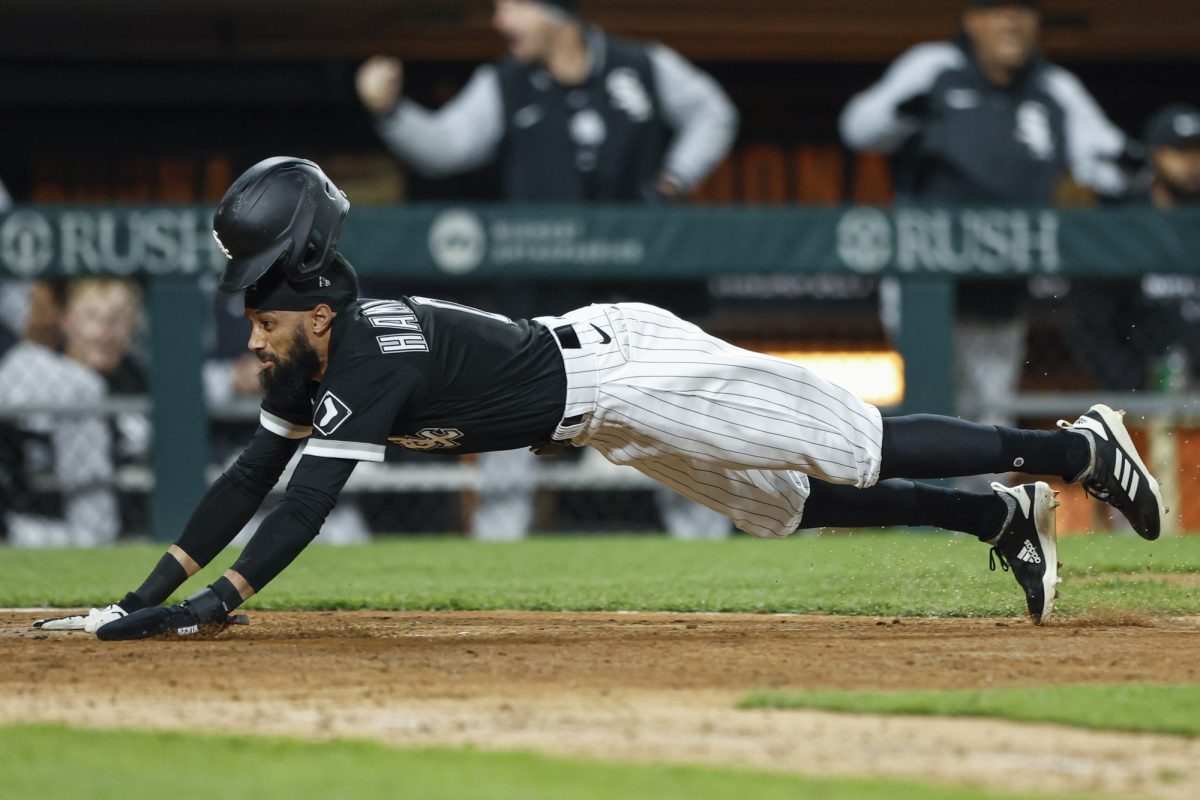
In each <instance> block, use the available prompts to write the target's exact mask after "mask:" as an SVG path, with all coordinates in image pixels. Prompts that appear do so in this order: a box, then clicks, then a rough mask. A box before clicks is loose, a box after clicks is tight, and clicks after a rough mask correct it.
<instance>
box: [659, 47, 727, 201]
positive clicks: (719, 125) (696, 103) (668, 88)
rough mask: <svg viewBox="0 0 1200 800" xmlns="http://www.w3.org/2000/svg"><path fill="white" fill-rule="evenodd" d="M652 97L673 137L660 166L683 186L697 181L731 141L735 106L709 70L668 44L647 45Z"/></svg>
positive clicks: (699, 180) (715, 163)
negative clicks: (655, 91) (655, 97)
mask: <svg viewBox="0 0 1200 800" xmlns="http://www.w3.org/2000/svg"><path fill="white" fill-rule="evenodd" d="M649 52H650V62H651V64H652V65H653V69H654V78H655V81H656V82H657V84H658V102H659V107H660V108H661V109H662V113H663V117H664V119H665V120H666V122H667V124H668V125H670V126H671V128H672V129H673V130H674V131H675V138H674V140H673V141H672V142H671V147H670V149H668V150H667V155H666V159H665V160H664V162H663V171H664V172H666V173H667V174H668V175H670V176H671V178H673V179H674V180H675V181H676V182H677V183H678V184H679V186H680V188H681V189H683V190H684V191H685V192H686V191H689V190H691V189H692V188H694V187H695V186H696V184H698V183H700V182H701V181H703V180H704V179H705V178H706V177H708V174H709V173H710V172H712V171H713V169H715V168H716V166H717V164H719V163H720V162H721V159H723V158H724V157H725V155H726V154H727V153H728V152H729V148H730V147H732V146H733V140H734V138H735V137H736V136H737V130H738V112H737V109H736V108H735V107H734V105H733V103H732V102H731V101H730V99H729V97H728V96H727V95H726V94H725V91H724V90H723V89H722V88H721V86H720V85H719V84H718V83H717V82H716V81H715V80H713V78H712V76H710V75H709V74H708V73H706V72H704V71H703V70H701V69H699V68H697V67H696V66H695V65H694V64H692V63H691V62H689V61H688V60H687V59H685V58H684V57H683V56H681V55H679V53H676V52H675V51H674V50H672V49H671V48H669V47H665V46H663V45H653V46H652V47H651V48H650V51H649Z"/></svg>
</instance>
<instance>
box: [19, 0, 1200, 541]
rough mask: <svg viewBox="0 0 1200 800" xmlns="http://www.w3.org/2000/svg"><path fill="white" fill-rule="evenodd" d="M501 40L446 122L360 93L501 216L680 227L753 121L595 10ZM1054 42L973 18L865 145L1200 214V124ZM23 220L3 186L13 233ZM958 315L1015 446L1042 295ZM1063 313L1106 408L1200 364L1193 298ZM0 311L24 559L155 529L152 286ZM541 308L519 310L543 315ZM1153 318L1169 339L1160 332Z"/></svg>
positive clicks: (36, 289) (227, 369)
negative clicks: (1155, 377) (494, 188)
mask: <svg viewBox="0 0 1200 800" xmlns="http://www.w3.org/2000/svg"><path fill="white" fill-rule="evenodd" d="M493 26H494V28H495V30H496V32H497V34H498V35H499V36H500V37H501V38H502V39H503V41H504V43H505V44H506V46H507V51H508V52H507V55H506V56H505V57H503V58H501V59H500V60H498V61H496V62H494V63H488V64H483V65H481V66H479V67H478V68H477V69H476V70H475V72H474V74H473V75H472V76H471V77H470V79H469V81H468V82H467V83H466V85H465V86H464V87H463V88H462V90H461V91H460V92H459V93H458V94H457V96H455V97H454V98H453V99H451V100H449V102H447V103H445V104H444V105H442V106H441V107H440V108H438V109H436V110H433V109H428V108H425V107H423V106H422V105H420V104H418V103H416V102H415V101H413V100H412V99H410V98H409V97H408V96H407V95H406V93H405V70H404V64H403V62H402V61H401V60H399V59H397V58H395V57H392V56H388V55H379V56H375V57H372V58H370V59H368V60H367V61H365V62H364V63H363V64H362V65H361V67H360V68H359V69H358V71H357V75H356V79H355V88H356V91H357V93H358V97H359V99H360V101H361V103H362V105H363V107H364V109H365V110H366V112H367V113H368V114H369V116H370V118H371V120H372V123H373V125H374V129H375V131H376V132H377V134H378V137H379V140H380V143H381V145H382V146H384V147H386V149H387V150H388V151H390V152H391V153H392V154H393V155H394V156H395V157H396V158H397V159H399V160H400V161H402V162H403V163H404V164H405V165H407V166H408V167H409V168H411V169H412V170H415V171H416V172H417V173H420V174H422V175H426V176H431V177H444V176H448V175H452V174H455V173H461V172H466V171H470V170H475V169H478V168H481V167H485V166H490V167H492V168H493V169H495V170H496V172H497V174H498V176H499V186H500V187H501V199H503V200H505V201H509V202H513V203H636V204H644V205H653V206H661V205H667V204H671V203H678V202H682V201H684V200H685V199H686V198H687V196H688V195H689V193H691V192H692V191H693V190H694V189H695V188H696V187H697V186H698V185H699V184H701V183H702V182H703V181H704V180H705V179H706V178H707V177H708V176H709V175H710V174H711V173H712V172H713V170H714V169H715V168H716V167H717V166H718V165H719V164H720V163H721V162H722V160H723V159H725V158H726V156H727V155H728V153H729V151H730V148H731V147H732V146H733V144H734V142H735V140H736V138H737V133H738V125H739V113H738V110H737V108H736V107H735V106H734V104H733V103H732V102H731V100H730V98H729V97H728V96H727V94H726V93H725V91H724V90H723V89H722V87H721V86H720V85H719V84H718V83H717V81H715V80H714V79H713V78H712V77H711V76H710V75H708V74H707V73H706V72H704V71H703V70H701V69H700V68H698V67H697V66H696V65H694V64H692V63H690V62H689V61H688V60H687V59H685V58H684V57H683V56H681V55H680V54H679V53H677V52H675V51H674V50H672V49H670V48H669V47H667V46H665V45H663V44H659V43H652V42H643V41H634V40H629V39H623V38H619V37H615V36H612V35H609V34H608V33H606V32H605V31H603V30H601V29H600V28H598V27H595V26H593V25H589V24H588V23H587V22H586V21H584V20H581V19H580V18H579V16H578V8H577V3H576V2H574V0H497V2H495V6H494V13H493ZM1040 28H1041V14H1040V9H1039V4H1038V3H1037V2H1036V0H966V2H965V4H964V9H963V15H962V25H961V29H960V31H959V34H958V36H957V37H956V38H954V39H953V40H950V41H936V42H925V43H920V44H917V45H915V46H914V47H912V49H910V50H909V51H907V52H905V53H903V54H902V55H900V56H899V57H898V58H897V59H896V60H895V62H894V63H893V64H891V65H890V66H889V67H888V68H887V70H886V71H885V72H884V73H883V75H882V76H881V77H879V79H878V81H877V82H875V83H874V84H873V85H871V86H869V87H867V88H866V89H864V90H863V91H862V92H860V93H858V94H856V95H855V96H853V97H852V98H849V100H848V102H847V104H846V106H845V109H844V111H843V113H842V116H841V120H840V137H841V139H842V141H843V143H844V145H845V146H846V147H847V148H848V149H850V150H852V151H858V152H869V153H881V154H885V155H886V156H887V158H888V159H889V162H890V164H891V168H892V175H893V180H894V185H895V202H896V203H897V204H912V205H941V206H946V205H965V206H1005V207H1012V206H1022V207H1052V206H1055V205H1056V204H1059V203H1060V202H1061V201H1062V199H1063V197H1065V196H1070V197H1077V196H1078V194H1079V191H1080V189H1082V190H1085V191H1086V192H1088V193H1090V195H1091V196H1092V197H1094V198H1097V199H1098V201H1099V202H1101V203H1105V204H1125V205H1132V206H1144V207H1152V208H1157V209H1161V210H1164V211H1169V210H1171V209H1175V208H1179V207H1183V206H1188V205H1195V204H1196V203H1197V201H1200V109H1198V108H1197V107H1196V106H1194V105H1190V104H1188V103H1186V102H1180V103H1177V104H1172V105H1170V106H1168V107H1166V108H1163V109H1161V110H1160V111H1159V112H1157V113H1156V114H1154V115H1153V117H1152V118H1151V119H1149V120H1147V121H1146V124H1145V128H1144V130H1142V131H1137V132H1135V133H1136V135H1130V134H1129V133H1127V132H1125V131H1122V130H1121V129H1120V128H1119V127H1117V126H1116V125H1114V124H1113V123H1112V122H1111V121H1110V120H1109V119H1108V117H1107V116H1106V114H1105V111H1104V109H1102V108H1101V107H1100V105H1099V104H1098V103H1097V102H1096V100H1095V99H1094V98H1093V97H1092V95H1091V94H1090V93H1089V91H1088V89H1087V87H1085V86H1084V85H1083V83H1082V82H1081V81H1080V80H1079V79H1078V78H1077V77H1076V76H1075V75H1073V74H1072V73H1071V72H1069V71H1068V70H1066V69H1064V68H1063V67H1061V66H1058V65H1056V64H1054V63H1052V62H1050V61H1049V60H1047V58H1046V57H1045V56H1044V55H1043V53H1042V52H1041V50H1040V48H1039V46H1038V43H1039V37H1040V33H1041V30H1040ZM269 149H270V148H269V147H266V150H269ZM266 150H264V153H265V152H266ZM8 203H9V198H8V195H7V193H6V192H5V190H4V188H3V184H0V211H2V210H3V209H4V208H5V207H6V206H7V205H8ZM1155 287H1158V288H1157V289H1156V288H1155ZM691 291H693V292H701V293H703V291H704V290H703V287H698V288H694V289H692V290H691ZM901 291H902V289H901V287H900V286H899V285H897V284H890V283H888V282H886V281H885V282H884V285H883V286H881V287H880V290H879V297H880V299H881V303H882V304H883V306H884V308H883V309H882V316H883V318H884V319H895V318H896V314H895V313H894V306H895V305H896V304H897V303H898V300H899V294H900V292H901ZM958 292H959V294H958V310H959V311H958V313H959V320H958V329H957V331H956V342H957V345H958V353H957V364H956V368H957V387H958V398H957V399H958V403H959V411H960V413H962V414H963V415H964V416H970V417H972V418H974V419H980V420H984V421H990V422H994V423H997V424H1012V423H1013V422H1014V420H1013V419H1012V411H1011V409H1012V400H1013V398H1014V397H1015V396H1016V394H1017V391H1018V382H1019V379H1020V373H1021V366H1022V364H1023V363H1024V362H1025V361H1026V354H1027V347H1028V334H1029V327H1030V308H1031V303H1032V301H1033V298H1034V295H1036V294H1037V292H1036V291H1035V292H1034V293H1033V294H1031V291H1030V288H1029V287H1027V286H1025V285H1021V284H1017V283H1000V284H997V283H992V284H988V285H983V284H981V283H980V282H977V281H963V282H961V283H960V284H959V289H958ZM1053 292H1054V293H1056V294H1057V295H1061V297H1059V298H1058V299H1059V300H1061V301H1063V302H1065V303H1067V304H1068V305H1072V306H1073V308H1074V311H1075V313H1074V314H1072V316H1071V318H1072V320H1073V321H1072V323H1071V325H1072V331H1071V336H1070V340H1071V341H1075V342H1086V343H1087V344H1088V346H1087V347H1081V348H1080V351H1079V353H1077V357H1078V358H1079V359H1080V360H1081V362H1083V363H1084V366H1085V367H1086V368H1087V369H1088V371H1089V372H1090V373H1091V375H1092V378H1093V379H1094V380H1095V383H1096V384H1097V385H1098V386H1100V387H1102V388H1110V389H1129V388H1141V387H1143V386H1144V385H1145V381H1146V380H1147V376H1146V365H1147V364H1151V363H1154V362H1156V360H1158V359H1162V358H1164V357H1172V358H1179V357H1183V358H1187V357H1188V356H1189V352H1190V351H1189V348H1188V346H1187V345H1189V344H1190V343H1191V341H1192V340H1193V338H1195V337H1196V334H1195V333H1194V332H1193V331H1194V328H1196V327H1197V326H1200V287H1198V286H1197V284H1196V281H1195V280H1194V279H1189V280H1171V281H1157V282H1156V281H1155V280H1154V279H1153V278H1150V279H1147V280H1146V281H1123V282H1094V283H1090V282H1087V281H1078V282H1076V285H1074V286H1068V285H1065V284H1064V283H1061V282H1060V284H1058V285H1056V286H1055V287H1054V288H1053ZM1043 294H1044V292H1043ZM555 299H556V302H557V303H558V304H559V305H561V306H562V307H564V308H566V307H570V306H574V305H581V304H584V303H587V302H597V301H603V300H605V299H610V298H606V297H604V296H595V295H587V296H584V295H583V294H579V295H578V296H576V295H573V294H572V290H563V291H559V292H558V293H557V295H556V298H555ZM0 302H2V303H3V311H4V314H3V319H4V322H5V323H6V324H7V326H8V328H9V329H7V330H6V329H4V328H3V326H0V397H2V400H0V409H3V410H4V416H3V418H2V419H0V511H2V512H3V519H4V524H5V530H6V535H7V538H8V541H9V542H11V543H13V544H18V545H27V546H37V545H93V544H98V543H102V542H106V541H111V540H112V539H113V538H114V537H115V536H116V535H117V534H118V532H119V531H131V530H143V529H144V508H142V507H140V506H139V501H138V495H137V494H136V492H132V491H130V492H124V491H121V490H120V484H121V482H120V481H118V480H115V477H114V476H116V475H118V474H119V471H120V470H121V468H122V467H123V466H124V465H129V464H136V463H141V464H143V465H144V464H145V459H146V454H147V452H148V450H149V447H150V426H149V423H148V421H147V417H146V413H145V410H144V408H143V407H141V406H138V405H136V403H134V404H127V405H126V406H122V405H121V404H120V402H116V403H114V402H113V401H120V400H121V399H123V398H144V396H145V394H146V370H147V364H146V347H145V336H146V330H145V323H144V315H143V312H142V298H141V291H140V289H139V287H138V285H137V284H136V283H135V282H132V281H129V280H118V279H107V278H87V279H80V280H75V281H71V282H69V283H67V284H65V285H53V284H50V283H47V282H42V281H38V282H32V283H30V282H9V283H8V284H6V285H4V286H3V287H2V289H0ZM679 302H683V303H686V302H688V299H687V298H686V297H685V298H682V299H680V300H679ZM701 302H702V301H701ZM222 303H223V301H222V302H219V303H218V304H217V305H218V312H219V313H218V317H219V318H220V319H222V320H224V321H223V322H220V323H219V324H218V328H220V329H222V330H223V329H224V328H229V329H231V330H237V331H240V330H241V329H240V328H238V327H237V326H236V325H232V324H230V323H229V322H228V317H231V316H236V315H237V314H238V313H239V312H240V308H239V309H234V308H232V307H230V308H223V305H222ZM520 303H521V300H520V298H517V299H514V300H512V304H511V305H513V306H515V307H509V308H505V309H503V310H504V311H505V313H509V314H512V315H522V314H523V313H525V312H527V309H524V308H521V307H520ZM222 314H224V316H222ZM1164 315H1165V316H1164ZM1151 318H1152V319H1153V320H1154V323H1155V324H1152V325H1142V324H1141V323H1142V322H1144V321H1146V320H1147V319H1151ZM1164 319H1167V320H1168V321H1167V322H1165V323H1164ZM1139 325H1140V326H1141V327H1140V328H1139ZM1131 331H1136V333H1131ZM1155 331H1157V332H1158V333H1156V334H1153V335H1151V334H1152V333H1153V332H1155ZM889 333H891V334H893V335H894V334H895V333H896V331H895V330H891V331H889ZM235 338H236V337H235ZM214 342H215V343H214V344H213V346H212V347H211V348H210V350H211V352H212V360H211V361H210V362H209V364H208V365H207V367H206V372H205V386H206V392H207V394H208V397H209V400H210V403H211V404H221V403H228V402H231V401H234V400H236V399H237V398H252V397H254V396H255V395H256V393H257V391H258V386H257V376H256V366H255V364H254V362H253V359H248V358H239V357H238V355H237V349H236V348H237V347H238V346H239V345H238V343H236V342H233V343H230V342H228V341H223V340H222V339H221V336H217V337H215V338H214ZM1097 342H1099V343H1101V345H1102V346H1103V347H1108V348H1110V349H1111V350H1112V351H1114V352H1115V351H1117V350H1122V351H1124V352H1126V353H1127V358H1128V360H1129V361H1130V362H1131V363H1133V364H1134V366H1133V368H1132V369H1123V370H1114V369H1113V366H1112V365H1113V363H1114V359H1112V358H1108V357H1097V356H1096V355H1095V353H1097V351H1101V352H1103V348H1102V347H1101V348H1098V347H1097V346H1096V343H1097ZM1198 352H1200V351H1198ZM1118 361H1119V359H1118ZM1196 361H1197V362H1200V358H1198V359H1196ZM1193 366H1196V367H1200V364H1194V365H1193ZM531 458H532V457H531V456H530V455H529V454H527V453H524V452H514V453H499V454H491V455H485V456H481V457H480V458H479V461H478V469H479V474H480V476H481V484H480V488H479V492H478V500H477V505H476V507H475V509H474V513H473V514H472V515H471V517H472V520H473V521H472V522H471V524H470V529H471V532H472V534H473V535H474V536H476V537H478V538H506V539H511V538H520V537H522V536H524V535H526V534H527V533H528V532H529V530H530V528H531V525H532V524H533V518H534V501H535V489H536V486H535V484H534V482H533V480H532V478H531V475H532V469H531V463H530V459H531ZM655 508H656V512H657V513H658V514H659V515H660V520H661V524H662V526H663V527H665V528H666V529H668V530H669V531H670V532H671V533H672V534H673V535H676V536H679V537H685V538H704V537H712V536H724V535H726V534H727V533H728V532H729V527H728V523H727V522H726V521H725V520H724V519H723V518H720V517H717V516H716V515H714V514H712V513H711V512H708V511H707V510H706V509H704V508H702V507H700V506H698V505H695V504H693V503H690V502H689V501H685V500H683V499H681V498H679V497H678V496H676V495H673V494H672V493H670V492H669V491H667V490H665V489H664V490H661V493H658V494H656V495H655ZM364 511H365V516H364V513H363V512H364ZM343 514H344V515H345V519H344V522H343V523H342V526H343V529H344V530H346V531H347V532H348V533H347V534H346V540H348V541H353V540H357V539H358V538H361V537H362V536H364V535H365V531H366V530H367V529H368V528H369V527H372V526H371V525H369V524H368V522H367V521H366V518H368V517H370V516H371V513H370V509H369V508H367V509H364V510H359V509H357V508H356V507H354V505H353V504H351V505H350V506H349V507H348V508H346V509H343ZM331 524H332V525H333V527H334V528H337V527H338V524H337V523H331ZM139 526H142V527H139Z"/></svg>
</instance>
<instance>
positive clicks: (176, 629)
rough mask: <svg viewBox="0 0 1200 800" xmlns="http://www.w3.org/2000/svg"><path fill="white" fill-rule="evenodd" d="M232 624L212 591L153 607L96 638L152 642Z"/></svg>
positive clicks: (113, 624) (116, 622)
mask: <svg viewBox="0 0 1200 800" xmlns="http://www.w3.org/2000/svg"><path fill="white" fill-rule="evenodd" d="M230 622H244V619H243V618H241V617H239V618H238V619H236V620H231V619H230V618H229V611H228V610H227V609H226V608H225V605H224V603H222V602H221V599H220V598H218V597H217V595H216V594H215V593H214V592H213V590H212V589H201V590H200V591H199V592H197V593H196V594H194V595H192V596H191V597H189V598H188V599H187V600H184V601H183V602H182V603H179V604H178V605H173V606H154V607H152V608H143V609H142V610H141V611H135V612H133V613H132V614H129V615H128V616H125V617H122V618H120V619H118V620H114V621H113V622H110V623H108V624H107V625H104V626H103V627H101V628H100V629H99V630H97V631H96V635H97V636H98V637H100V638H101V639H103V640H105V641H109V642H120V641H131V640H134V639H149V638H152V637H154V636H172V635H174V636H190V635H192V634H195V633H200V632H201V631H205V632H210V631H213V630H219V629H221V628H224V627H225V626H226V625H228V624H230Z"/></svg>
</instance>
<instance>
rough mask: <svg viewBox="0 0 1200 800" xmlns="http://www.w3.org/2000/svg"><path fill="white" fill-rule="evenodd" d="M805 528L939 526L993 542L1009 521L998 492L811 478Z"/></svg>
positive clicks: (898, 482)
mask: <svg viewBox="0 0 1200 800" xmlns="http://www.w3.org/2000/svg"><path fill="white" fill-rule="evenodd" d="M809 483H810V487H811V491H810V493H809V496H808V500H806V501H805V503H804V516H803V518H802V519H801V520H800V527H801V528H830V527H845V528H861V527H890V526H895V525H919V526H930V525H931V526H934V527H938V528H943V529H945V530H948V531H961V532H963V533H969V534H971V535H972V536H977V537H979V539H981V540H983V541H987V540H989V539H992V538H994V537H995V536H996V534H997V533H999V532H1000V528H1001V526H1003V525H1004V522H1005V521H1006V520H1007V519H1008V505H1007V504H1006V503H1005V502H1004V500H1003V499H1002V498H1001V497H1000V496H999V495H997V494H996V493H994V492H961V491H958V490H957V489H943V488H942V487H940V486H929V485H927V484H923V483H916V482H915V481H907V480H895V479H893V480H887V481H880V482H879V483H877V484H875V485H874V486H872V487H871V488H869V489H856V488H854V487H853V486H838V485H835V484H832V483H824V482H823V481H818V480H812V479H810V482H809Z"/></svg>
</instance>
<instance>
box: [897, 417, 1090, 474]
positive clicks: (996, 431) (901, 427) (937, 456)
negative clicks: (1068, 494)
mask: <svg viewBox="0 0 1200 800" xmlns="http://www.w3.org/2000/svg"><path fill="white" fill-rule="evenodd" d="M1089 460H1090V452H1089V448H1088V443H1087V441H1086V440H1085V439H1084V438H1083V437H1082V436H1080V435H1079V434H1076V433H1068V432H1066V431H1027V430H1019V429H1017V428H1001V427H998V426H996V425H981V424H979V423H977V422H966V421H964V420H961V419H955V418H954V417H939V416H935V415H933V414H913V415H911V416H906V417H888V418H886V419H884V421H883V455H882V460H881V467H880V471H879V477H880V478H881V479H885V478H958V477H962V476H965V475H992V474H997V473H1001V472H1023V473H1026V474H1028V475H1057V476H1059V477H1061V478H1063V479H1064V480H1072V479H1074V478H1076V477H1077V476H1078V475H1079V473H1081V472H1082V471H1083V470H1084V469H1085V468H1086V467H1087V464H1088V461H1089Z"/></svg>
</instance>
